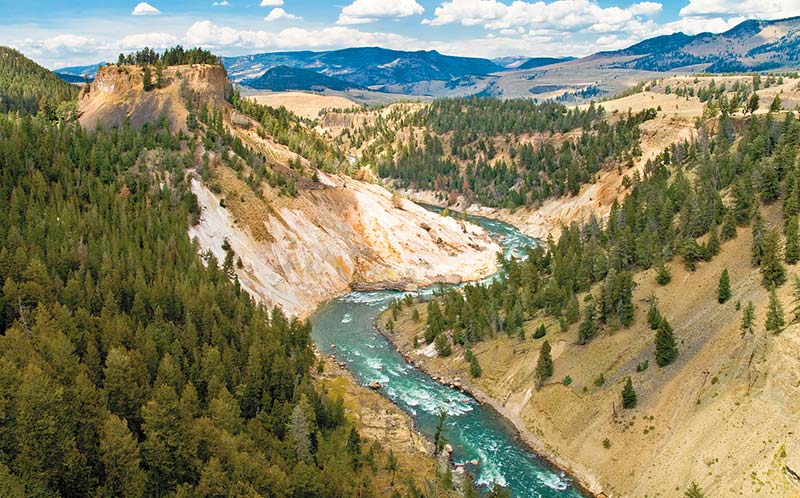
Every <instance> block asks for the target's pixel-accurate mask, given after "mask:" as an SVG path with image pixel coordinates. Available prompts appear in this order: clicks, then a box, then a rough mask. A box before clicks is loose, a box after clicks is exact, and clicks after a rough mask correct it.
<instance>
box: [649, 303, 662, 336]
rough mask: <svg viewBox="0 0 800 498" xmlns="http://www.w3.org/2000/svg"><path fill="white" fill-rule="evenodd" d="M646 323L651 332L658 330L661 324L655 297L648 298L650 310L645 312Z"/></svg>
mask: <svg viewBox="0 0 800 498" xmlns="http://www.w3.org/2000/svg"><path fill="white" fill-rule="evenodd" d="M647 323H648V324H649V325H650V329H651V330H658V325H659V324H660V323H661V312H660V311H658V300H657V299H656V296H650V309H648V310H647Z"/></svg>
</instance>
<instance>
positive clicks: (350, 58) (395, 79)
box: [222, 47, 506, 88]
mask: <svg viewBox="0 0 800 498" xmlns="http://www.w3.org/2000/svg"><path fill="white" fill-rule="evenodd" d="M222 62H223V64H225V67H226V68H227V69H228V74H229V75H230V77H231V79H232V80H233V81H235V82H242V81H244V80H248V79H253V78H256V77H258V76H261V75H262V74H263V73H264V72H265V71H266V70H268V69H270V68H272V67H275V66H288V67H296V68H300V69H306V70H309V71H314V72H317V73H320V74H323V75H325V76H329V77H331V78H336V79H338V80H343V81H348V82H350V83H353V84H356V85H359V86H362V87H372V88H380V87H382V86H385V85H403V84H408V83H417V82H420V81H448V80H451V79H453V78H459V77H462V76H466V75H472V74H477V75H486V74H491V73H495V72H498V71H503V70H505V69H506V68H505V67H503V66H501V65H499V64H496V63H494V62H492V61H490V60H488V59H478V58H472V57H453V56H448V55H442V54H440V53H439V52H437V51H435V50H429V51H418V52H403V51H400V50H388V49H385V48H377V47H365V48H346V49H343V50H334V51H330V52H277V53H267V54H256V55H246V56H242V57H225V58H223V60H222Z"/></svg>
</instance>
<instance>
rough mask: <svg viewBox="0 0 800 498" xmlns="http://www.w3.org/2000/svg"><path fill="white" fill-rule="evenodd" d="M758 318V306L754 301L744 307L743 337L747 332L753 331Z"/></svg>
mask: <svg viewBox="0 0 800 498" xmlns="http://www.w3.org/2000/svg"><path fill="white" fill-rule="evenodd" d="M755 320H756V307H755V306H754V305H753V301H750V302H748V303H747V306H745V307H744V310H743V311H742V325H741V327H740V328H741V330H742V337H744V336H745V335H747V334H752V333H753V324H754V323H755Z"/></svg>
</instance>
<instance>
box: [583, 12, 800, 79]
mask: <svg viewBox="0 0 800 498" xmlns="http://www.w3.org/2000/svg"><path fill="white" fill-rule="evenodd" d="M598 56H600V57H602V58H608V57H626V58H630V59H627V60H624V61H620V62H617V63H614V64H613V65H612V67H618V68H626V69H639V70H647V71H672V70H677V69H681V68H687V69H689V68H692V69H697V66H705V67H702V69H703V70H704V71H706V72H710V73H722V72H747V71H768V70H772V69H777V68H787V67H796V66H798V65H800V17H792V18H788V19H779V20H775V21H759V20H749V21H744V22H742V23H741V24H739V25H737V26H736V27H734V28H732V29H730V30H728V31H726V32H724V33H700V34H698V35H694V36H689V35H686V34H684V33H675V34H672V35H664V36H658V37H655V38H650V39H648V40H644V41H642V42H640V43H637V44H635V45H632V46H630V47H628V48H626V49H623V50H618V51H614V52H601V53H600V54H598Z"/></svg>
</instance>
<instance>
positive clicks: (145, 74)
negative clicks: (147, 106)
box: [142, 65, 153, 92]
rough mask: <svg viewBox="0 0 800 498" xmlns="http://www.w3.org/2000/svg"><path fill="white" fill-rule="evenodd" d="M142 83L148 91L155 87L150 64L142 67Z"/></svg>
mask: <svg viewBox="0 0 800 498" xmlns="http://www.w3.org/2000/svg"><path fill="white" fill-rule="evenodd" d="M142 85H143V86H144V91H146V92H147V91H149V90H151V89H152V88H153V74H152V73H151V72H150V66H148V65H145V66H144V68H143V69H142Z"/></svg>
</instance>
